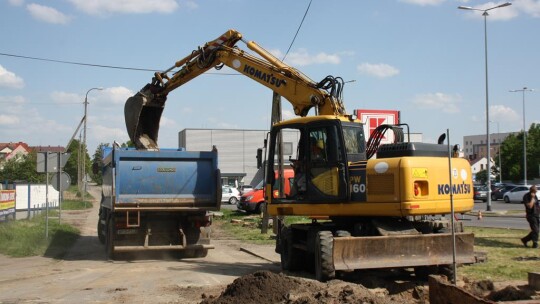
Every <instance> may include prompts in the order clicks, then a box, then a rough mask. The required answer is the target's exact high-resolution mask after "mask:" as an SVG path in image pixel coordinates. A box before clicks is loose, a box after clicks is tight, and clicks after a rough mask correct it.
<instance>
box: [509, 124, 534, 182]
mask: <svg viewBox="0 0 540 304" xmlns="http://www.w3.org/2000/svg"><path fill="white" fill-rule="evenodd" d="M523 138H524V136H523V132H520V133H517V134H510V135H509V136H508V137H506V139H505V140H504V142H502V145H501V148H500V153H501V162H502V168H503V172H502V178H503V179H506V180H512V181H521V180H523ZM539 164H540V125H539V124H534V123H533V124H532V125H531V127H530V129H529V131H528V132H527V180H531V179H534V178H535V177H538V176H539V172H538V165H539Z"/></svg>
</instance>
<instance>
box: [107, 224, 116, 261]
mask: <svg viewBox="0 0 540 304" xmlns="http://www.w3.org/2000/svg"><path fill="white" fill-rule="evenodd" d="M105 254H106V255H107V259H109V260H114V258H115V254H114V219H113V218H112V217H109V220H108V221H107V237H106V239H105Z"/></svg>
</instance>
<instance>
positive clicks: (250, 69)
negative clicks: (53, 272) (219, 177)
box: [125, 30, 476, 281]
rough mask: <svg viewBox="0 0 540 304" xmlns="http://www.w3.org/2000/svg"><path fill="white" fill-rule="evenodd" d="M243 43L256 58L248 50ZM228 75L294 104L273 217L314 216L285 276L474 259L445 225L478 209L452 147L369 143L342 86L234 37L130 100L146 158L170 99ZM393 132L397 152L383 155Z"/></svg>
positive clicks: (285, 248) (134, 132)
mask: <svg viewBox="0 0 540 304" xmlns="http://www.w3.org/2000/svg"><path fill="white" fill-rule="evenodd" d="M239 41H242V42H244V43H245V44H246V45H247V47H248V48H249V49H250V50H251V51H253V52H254V53H255V54H256V55H258V56H256V55H253V54H251V53H248V52H246V51H244V50H242V49H240V48H238V47H237V46H236V44H237V43H238V42H239ZM223 65H226V66H228V67H230V68H231V69H233V70H235V71H236V72H238V73H240V74H242V75H245V76H246V77H248V78H250V79H252V80H255V81H256V82H258V83H260V84H262V85H264V86H266V87H268V88H269V89H271V90H272V91H274V93H275V94H279V95H280V96H282V97H284V98H285V99H287V100H288V101H289V102H290V103H291V105H292V107H293V108H294V112H295V114H296V115H297V116H298V117H297V118H294V119H291V120H286V121H280V122H277V123H275V124H273V125H272V127H271V131H270V135H269V137H270V138H269V146H268V148H267V153H266V157H265V158H267V161H266V171H265V172H266V182H265V183H266V184H265V197H266V200H267V208H268V213H269V214H270V215H272V216H278V217H279V218H282V217H284V216H292V215H295V216H307V217H311V218H312V222H311V223H303V224H292V225H289V226H285V225H283V224H280V226H279V229H278V233H277V234H278V235H277V238H276V239H277V241H276V251H277V252H278V253H280V255H281V265H282V268H283V269H284V270H291V271H293V270H299V269H307V270H311V271H312V272H314V273H315V277H316V278H317V279H318V280H321V281H324V280H329V279H332V278H334V277H335V275H336V272H337V271H351V270H355V269H372V268H398V267H399V268H414V270H415V273H416V274H417V275H426V274H427V273H432V272H435V271H438V270H439V269H441V268H443V267H445V266H446V267H447V266H448V265H452V264H453V265H456V264H467V263H474V262H475V261H476V260H475V259H476V258H475V255H474V252H473V247H474V246H473V245H474V244H473V243H474V235H473V234H471V233H465V232H463V227H462V226H461V225H456V224H460V223H456V224H454V227H452V225H451V224H450V221H449V220H448V219H447V218H446V217H444V215H448V214H452V213H453V212H455V213H464V212H467V211H470V210H471V209H472V208H473V191H472V176H471V169H470V165H469V162H468V161H467V160H465V159H462V158H459V157H455V155H454V154H452V153H450V149H449V148H447V147H446V146H445V145H442V144H427V143H417V142H409V141H408V140H405V138H406V136H405V135H406V134H405V132H403V129H404V126H386V125H385V126H383V127H381V128H378V129H376V130H375V131H374V132H373V134H372V135H371V137H370V139H369V141H368V142H367V143H366V139H365V137H364V129H363V124H362V123H361V122H360V121H359V120H358V119H357V117H355V116H354V115H350V114H347V112H346V110H345V107H344V104H343V102H342V89H343V85H344V82H343V80H342V79H341V78H339V77H332V76H327V77H326V78H324V79H323V80H322V81H320V82H314V81H313V80H311V79H309V78H308V77H307V76H305V75H304V74H302V73H301V72H299V71H298V70H296V69H295V68H293V67H291V66H289V65H287V64H285V63H284V62H282V61H280V60H279V59H277V58H276V57H274V56H273V55H271V54H270V53H269V52H267V51H266V50H264V49H263V48H262V47H260V46H259V45H258V44H256V43H255V42H253V41H249V42H248V41H245V40H244V39H243V38H242V35H241V34H240V33H239V32H237V31H235V30H229V31H227V32H226V33H224V34H223V35H221V36H220V37H219V38H217V39H215V40H213V41H210V42H207V43H206V44H204V45H203V46H201V47H199V48H198V49H197V50H194V51H193V52H192V53H191V54H189V55H188V56H186V57H185V58H183V59H181V60H179V61H177V62H176V63H175V64H174V66H172V67H171V68H169V69H167V70H165V71H162V72H156V73H155V74H154V77H153V79H152V82H151V83H149V84H147V85H146V86H145V87H144V88H143V89H142V90H141V91H140V92H138V93H137V94H136V95H135V96H133V97H130V98H129V99H128V100H127V102H126V104H125V119H126V127H127V131H128V133H129V136H130V138H131V140H132V141H133V142H134V143H135V145H136V147H137V149H158V144H157V138H158V130H159V121H160V117H161V114H162V111H163V108H164V106H165V102H166V100H167V95H168V94H169V93H170V92H171V91H173V90H175V89H177V88H178V87H180V86H182V85H184V84H185V83H187V82H188V81H190V80H192V79H193V78H195V77H197V76H199V75H201V74H203V73H205V72H206V71H208V70H209V69H211V68H221V67H222V66H223ZM173 70H174V71H173ZM169 74H171V75H169ZM312 108H314V114H312V115H308V114H309V112H310V109H312ZM387 130H392V131H393V132H394V134H395V136H394V138H395V139H396V140H395V142H394V143H391V144H384V145H379V144H378V142H380V139H381V138H382V136H383V135H384V133H385V131H387ZM407 132H408V126H407ZM290 143H292V145H291V144H290ZM291 147H292V148H291ZM286 155H288V157H289V162H290V163H291V164H292V166H293V168H294V170H295V176H294V179H290V180H284V178H283V176H284V175H283V174H282V173H280V172H283V163H284V158H285V156H286ZM375 155H376V158H375V157H374V156H375ZM450 155H452V157H451V156H450ZM276 171H277V172H278V174H277V175H276V174H275V172H276ZM284 183H290V186H291V191H290V193H288V194H285V193H283V191H282V190H281V189H284V187H283V185H284ZM276 193H277V195H276ZM452 228H455V229H452ZM455 231H457V232H455ZM453 244H455V246H453Z"/></svg>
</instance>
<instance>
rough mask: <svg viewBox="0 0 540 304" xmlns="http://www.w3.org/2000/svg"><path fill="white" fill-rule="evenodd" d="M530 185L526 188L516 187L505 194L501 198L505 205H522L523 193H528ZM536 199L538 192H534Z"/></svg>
mask: <svg viewBox="0 0 540 304" xmlns="http://www.w3.org/2000/svg"><path fill="white" fill-rule="evenodd" d="M530 187H531V185H526V186H516V187H515V188H513V189H512V190H510V191H508V192H506V193H505V194H504V196H503V200H504V202H505V203H507V204H508V203H522V202H523V196H524V195H525V193H527V192H529V188H530ZM536 197H538V192H536Z"/></svg>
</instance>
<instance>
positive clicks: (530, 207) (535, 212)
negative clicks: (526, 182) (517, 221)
mask: <svg viewBox="0 0 540 304" xmlns="http://www.w3.org/2000/svg"><path fill="white" fill-rule="evenodd" d="M536 191H537V190H536V186H535V185H532V186H531V188H530V189H529V192H527V193H525V195H524V196H523V204H524V205H525V212H526V216H527V222H529V226H531V232H529V234H527V236H525V237H524V238H522V239H521V242H522V243H523V246H525V247H529V246H528V245H527V243H529V242H530V241H532V248H538V225H539V222H540V202H539V201H538V198H537V197H536Z"/></svg>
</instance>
